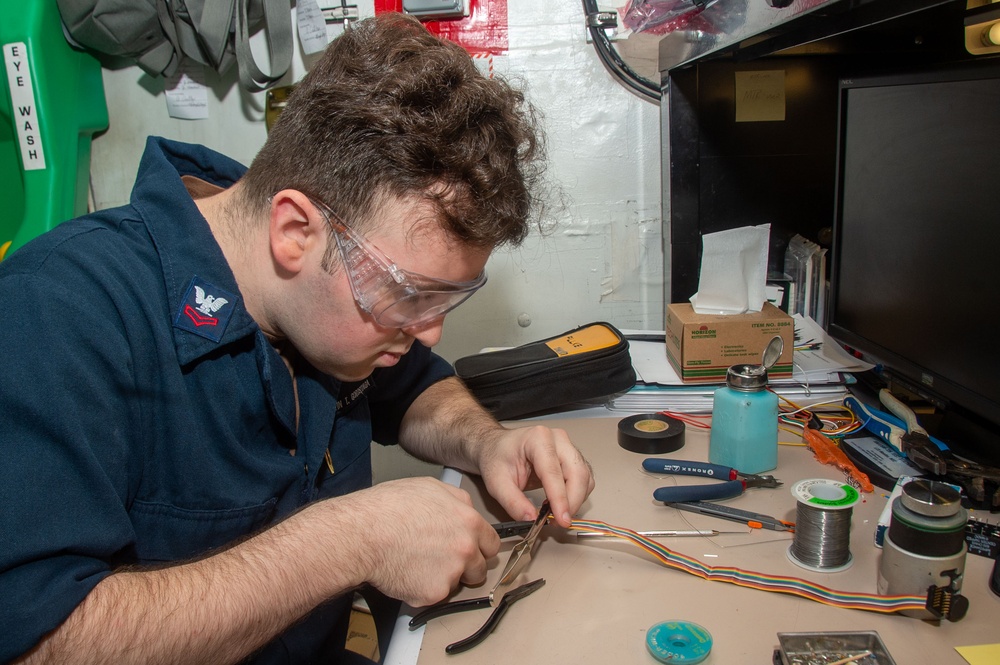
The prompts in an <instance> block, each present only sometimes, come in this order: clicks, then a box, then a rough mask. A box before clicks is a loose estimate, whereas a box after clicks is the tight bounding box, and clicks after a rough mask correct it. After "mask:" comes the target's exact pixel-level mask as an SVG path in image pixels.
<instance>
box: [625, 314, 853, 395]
mask: <svg viewBox="0 0 1000 665" xmlns="http://www.w3.org/2000/svg"><path fill="white" fill-rule="evenodd" d="M793 318H794V320H795V340H796V346H797V348H796V349H795V353H794V354H793V360H792V362H793V369H792V378H790V379H776V380H773V381H771V388H772V390H774V392H775V393H777V394H778V395H780V396H782V397H784V398H786V399H788V400H790V401H791V402H794V403H795V404H798V405H799V406H812V405H816V404H819V403H836V402H839V401H840V400H842V399H843V398H844V396H845V395H847V384H848V383H849V382H850V381H851V377H850V376H849V373H850V372H861V371H865V370H868V369H871V368H872V365H871V364H869V363H866V362H863V361H861V360H858V359H857V358H854V357H853V356H851V355H850V354H848V353H847V352H846V351H844V350H843V349H841V347H840V345H839V344H837V342H835V341H834V340H833V339H831V338H830V337H829V336H828V335H827V334H826V332H825V331H824V330H823V329H822V328H821V327H820V326H819V325H818V324H817V323H816V322H815V321H813V320H812V319H810V318H808V317H805V316H802V315H796V316H794V317H793ZM623 332H624V333H625V335H626V337H629V351H630V353H631V355H632V366H633V367H634V368H635V372H636V377H637V383H636V386H635V388H633V389H632V390H630V391H628V392H627V393H625V394H624V395H621V396H620V397H617V398H615V399H614V400H612V401H611V402H610V403H609V404H608V408H609V409H611V410H613V411H631V412H651V411H676V412H679V413H708V412H711V410H712V396H713V394H714V392H715V390H716V388H718V387H719V386H718V385H717V384H697V385H692V384H684V382H683V381H681V379H680V377H679V376H678V375H677V372H675V371H674V368H673V367H672V366H671V365H670V362H669V361H668V360H667V352H666V345H665V343H664V341H663V338H662V333H660V332H659V331H655V332H649V331H643V332H639V331H623ZM799 345H801V346H802V347H807V348H801V349H800V348H798V346H799Z"/></svg>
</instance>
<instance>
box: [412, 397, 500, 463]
mask: <svg viewBox="0 0 1000 665" xmlns="http://www.w3.org/2000/svg"><path fill="white" fill-rule="evenodd" d="M503 431H504V429H503V428H502V427H501V426H500V425H498V423H497V421H496V419H494V418H493V416H492V415H491V414H490V413H489V412H488V411H486V409H484V408H483V407H482V406H481V405H480V404H479V403H478V402H477V401H476V400H475V398H474V397H473V396H472V394H471V393H470V392H469V390H468V388H466V387H465V384H463V383H462V382H461V380H459V379H457V378H455V377H451V378H448V379H444V380H442V381H438V382H437V383H435V384H434V385H432V386H431V387H430V388H428V389H427V390H425V391H424V392H423V393H421V395H420V396H419V397H418V398H417V399H416V400H415V401H414V402H413V404H412V405H411V406H410V409H409V410H408V411H407V412H406V416H405V417H404V418H403V424H402V427H401V429H400V433H399V441H400V445H401V446H402V447H403V448H404V449H405V450H406V451H407V452H408V453H410V454H411V455H413V456H415V457H418V458H420V459H423V460H426V461H430V462H435V463H437V464H443V465H445V466H449V467H452V468H455V469H460V470H462V471H469V472H472V473H479V468H478V461H477V460H478V448H479V447H480V446H482V445H484V444H486V443H488V441H489V440H491V439H495V438H497V437H499V436H500V435H502V434H503Z"/></svg>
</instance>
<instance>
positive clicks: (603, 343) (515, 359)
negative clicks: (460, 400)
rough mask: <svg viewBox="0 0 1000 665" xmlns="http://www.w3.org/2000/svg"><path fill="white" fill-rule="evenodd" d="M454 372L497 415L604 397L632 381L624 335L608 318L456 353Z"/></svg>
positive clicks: (510, 415)
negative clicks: (526, 339)
mask: <svg viewBox="0 0 1000 665" xmlns="http://www.w3.org/2000/svg"><path fill="white" fill-rule="evenodd" d="M455 371H456V373H457V374H458V377H459V378H460V379H462V380H463V381H465V384H466V385H467V386H468V387H469V390H470V391H471V392H472V394H473V395H474V396H475V397H476V399H478V400H479V401H480V403H482V405H483V406H485V407H486V408H487V409H488V410H489V411H490V413H492V414H493V415H494V416H495V417H496V418H497V419H498V420H508V419H511V418H520V417H523V416H526V415H530V414H536V413H541V412H544V411H551V410H553V409H555V408H556V407H560V406H565V405H568V404H573V403H578V402H591V403H593V402H596V401H598V400H601V399H602V398H604V399H605V400H606V399H607V398H610V397H611V396H614V395H617V394H620V393H622V392H625V391H627V390H629V389H630V388H632V386H634V385H635V370H634V369H632V358H631V357H630V356H629V350H628V340H626V339H625V337H624V336H623V335H622V334H621V332H619V331H618V329H617V328H615V327H614V326H612V325H611V324H610V323H591V324H588V325H585V326H581V327H579V328H575V329H573V330H571V331H569V332H566V333H563V334H561V335H557V336H555V337H550V338H548V339H543V340H540V341H537V342H531V343H529V344H525V345H523V346H518V347H514V348H512V349H504V350H502V351H490V352H487V353H478V354H476V355H473V356H466V357H464V358H459V359H458V360H457V361H456V362H455Z"/></svg>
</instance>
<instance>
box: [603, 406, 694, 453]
mask: <svg viewBox="0 0 1000 665" xmlns="http://www.w3.org/2000/svg"><path fill="white" fill-rule="evenodd" d="M618 445H619V446H621V447H622V448H624V449H625V450H630V451H632V452H633V453H642V454H644V455H662V454H663V453H672V452H674V451H675V450H680V449H681V448H683V447H684V423H683V422H681V421H680V420H677V419H676V418H671V417H670V416H665V415H663V414H662V413H644V414H642V415H638V416H629V417H628V418H623V419H622V420H620V421H618Z"/></svg>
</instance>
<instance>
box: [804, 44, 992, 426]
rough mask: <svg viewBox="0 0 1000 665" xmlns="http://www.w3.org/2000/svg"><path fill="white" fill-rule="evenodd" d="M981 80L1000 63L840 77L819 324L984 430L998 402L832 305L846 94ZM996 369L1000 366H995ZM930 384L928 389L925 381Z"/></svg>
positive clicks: (838, 247)
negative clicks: (868, 333)
mask: <svg viewBox="0 0 1000 665" xmlns="http://www.w3.org/2000/svg"><path fill="white" fill-rule="evenodd" d="M980 79H1000V60H995V59H993V60H990V61H987V62H972V63H964V64H961V65H956V66H939V67H933V68H921V69H914V70H906V71H895V72H891V73H886V72H882V73H878V74H871V75H862V76H857V77H853V76H852V77H844V78H841V80H840V84H839V93H838V113H837V117H838V128H837V160H836V184H835V201H834V222H833V241H832V247H831V261H830V297H829V300H828V308H827V313H826V321H825V322H824V325H825V327H826V329H827V331H828V332H829V334H830V335H831V336H832V337H833V338H835V339H836V340H838V341H839V342H841V343H843V344H844V345H846V346H848V347H850V348H851V349H853V350H855V351H857V352H860V353H861V354H862V356H863V357H864V358H865V359H866V360H869V361H872V362H874V363H876V364H877V365H878V366H879V368H880V371H881V372H884V373H885V374H887V375H888V376H889V377H891V378H892V379H893V380H894V381H898V382H900V383H902V384H903V385H905V386H906V387H907V388H908V389H909V390H911V391H912V392H914V393H916V394H918V395H919V396H921V397H923V398H924V399H926V400H928V401H930V402H931V403H933V404H935V405H937V406H939V407H941V408H942V409H944V410H953V411H957V412H959V413H960V414H961V415H962V416H963V417H965V416H968V417H972V418H973V419H975V420H977V421H980V422H981V423H983V424H985V425H986V426H987V427H993V426H995V427H1000V403H998V402H994V401H993V400H991V399H989V398H987V397H985V396H984V395H981V394H979V393H977V392H975V391H973V390H969V389H968V388H966V387H965V386H962V385H960V384H958V383H956V382H955V381H953V380H951V379H949V378H948V377H947V376H944V375H942V374H940V373H939V372H935V371H931V370H929V369H927V368H926V367H923V366H921V365H919V364H918V363H917V362H915V361H914V360H912V359H910V358H906V357H904V356H901V355H899V354H898V353H896V352H894V351H892V350H891V349H888V348H885V347H884V346H882V345H881V344H878V343H876V342H873V341H872V340H870V339H868V338H866V337H862V336H861V335H859V334H857V333H855V332H854V331H852V330H850V329H848V328H845V327H843V326H842V325H840V324H839V323H838V322H836V321H835V317H836V307H837V296H838V293H837V285H838V276H839V272H840V262H841V256H840V250H841V241H840V234H841V232H842V228H843V220H842V215H843V196H844V192H843V184H844V152H845V148H846V137H845V127H846V122H847V117H848V116H847V114H848V110H849V109H848V96H849V94H850V91H851V90H854V89H858V88H869V87H886V86H896V85H913V84H926V83H937V82H953V81H966V80H980ZM997 370H1000V368H997ZM928 379H929V380H930V381H931V384H932V385H928V383H927V380H928Z"/></svg>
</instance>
